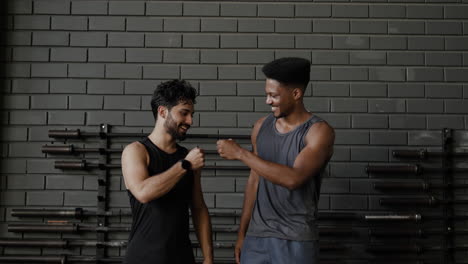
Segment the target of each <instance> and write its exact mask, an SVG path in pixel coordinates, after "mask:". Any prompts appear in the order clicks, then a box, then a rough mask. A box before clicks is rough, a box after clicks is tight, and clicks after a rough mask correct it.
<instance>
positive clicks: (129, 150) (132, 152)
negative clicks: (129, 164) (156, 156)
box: [122, 141, 147, 158]
mask: <svg viewBox="0 0 468 264" xmlns="http://www.w3.org/2000/svg"><path fill="white" fill-rule="evenodd" d="M146 156H147V151H146V148H145V146H144V145H143V144H141V143H140V142H138V141H135V142H132V143H130V144H128V145H127V146H126V147H125V148H124V150H123V152H122V158H126V157H133V158H146Z"/></svg>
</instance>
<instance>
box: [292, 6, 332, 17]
mask: <svg viewBox="0 0 468 264" xmlns="http://www.w3.org/2000/svg"><path fill="white" fill-rule="evenodd" d="M331 15H332V9H331V5H330V4H317V3H314V4H310V3H307V4H300V3H298V4H296V5H295V16H296V17H314V18H315V17H331Z"/></svg>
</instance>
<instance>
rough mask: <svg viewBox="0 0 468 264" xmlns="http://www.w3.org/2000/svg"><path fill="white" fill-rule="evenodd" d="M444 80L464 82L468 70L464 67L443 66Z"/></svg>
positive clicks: (466, 78) (467, 78)
mask: <svg viewBox="0 0 468 264" xmlns="http://www.w3.org/2000/svg"><path fill="white" fill-rule="evenodd" d="M444 71H445V80H446V81H449V82H466V81H467V80H468V75H467V74H468V70H467V69H465V68H458V69H457V68H455V69H454V68H445V69H444Z"/></svg>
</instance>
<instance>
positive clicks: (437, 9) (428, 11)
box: [406, 5, 444, 19]
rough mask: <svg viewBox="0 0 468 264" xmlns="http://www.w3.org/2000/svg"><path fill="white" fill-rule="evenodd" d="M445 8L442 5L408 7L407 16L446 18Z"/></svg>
mask: <svg viewBox="0 0 468 264" xmlns="http://www.w3.org/2000/svg"><path fill="white" fill-rule="evenodd" d="M443 12H444V7H443V6H440V5H425V6H424V5H408V6H407V7H406V16H407V17H408V18H427V19H435V18H438V19H441V18H444V13H443Z"/></svg>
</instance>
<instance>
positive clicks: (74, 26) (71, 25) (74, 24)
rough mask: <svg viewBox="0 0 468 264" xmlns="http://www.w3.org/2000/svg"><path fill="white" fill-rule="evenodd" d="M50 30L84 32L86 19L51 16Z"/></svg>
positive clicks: (86, 23) (86, 27) (82, 17)
mask: <svg viewBox="0 0 468 264" xmlns="http://www.w3.org/2000/svg"><path fill="white" fill-rule="evenodd" d="M51 28H52V30H86V29H88V18H87V17H84V16H53V17H52V25H51Z"/></svg>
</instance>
